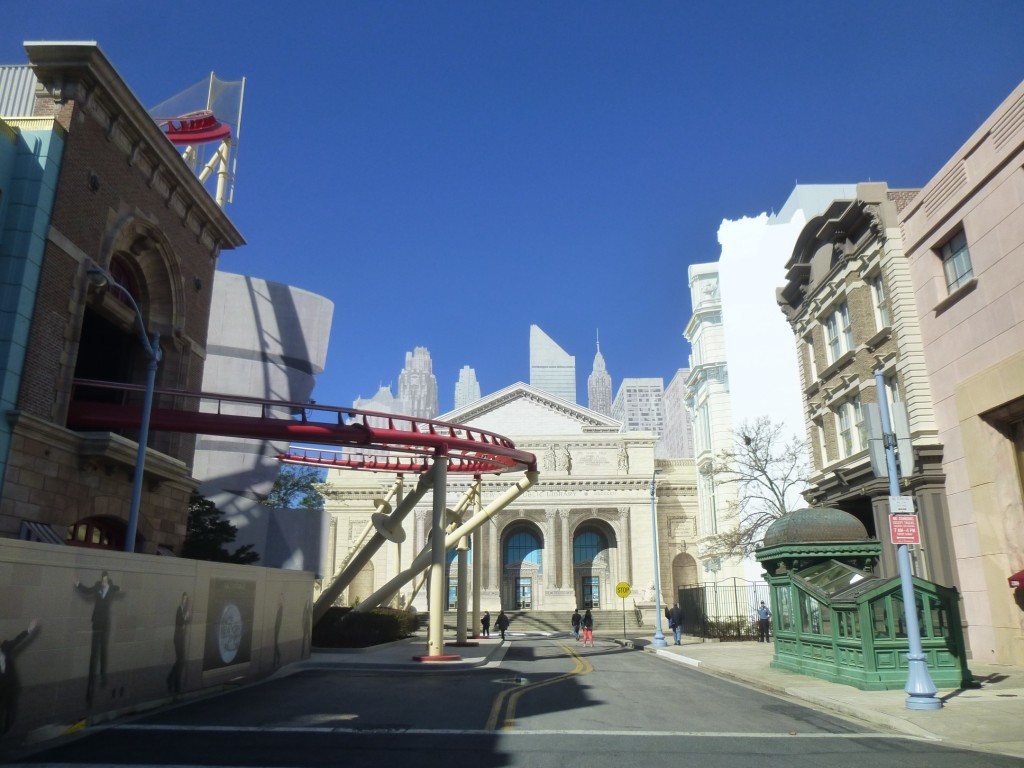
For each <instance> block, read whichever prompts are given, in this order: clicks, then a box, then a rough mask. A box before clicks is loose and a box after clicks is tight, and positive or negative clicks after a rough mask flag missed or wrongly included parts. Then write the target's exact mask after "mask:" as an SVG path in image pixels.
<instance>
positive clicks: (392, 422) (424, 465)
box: [67, 379, 537, 475]
mask: <svg viewBox="0 0 1024 768" xmlns="http://www.w3.org/2000/svg"><path fill="white" fill-rule="evenodd" d="M144 390H145V388H144V387H143V386H141V385H137V384H120V383H114V382H106V381H89V380H82V379H79V380H76V381H75V390H74V396H73V399H72V402H71V405H70V407H69V408H68V418H67V425H68V427H71V428H73V429H78V430H87V429H103V430H110V429H133V428H138V427H139V425H140V424H141V423H142V406H141V404H140V403H134V402H126V401H128V400H131V399H133V398H132V395H135V394H136V393H137V396H138V398H139V400H140V401H141V398H142V395H143V393H144ZM112 401H113V402H112ZM371 419H372V420H373V421H374V422H376V423H383V424H386V426H384V427H378V426H368V425H367V423H366V422H367V421H369V420H371ZM149 426H150V429H152V430H156V431H163V432H186V433H195V434H204V435H221V436H226V437H246V438H253V439H259V440H280V441H287V442H289V443H290V442H292V441H302V442H304V443H311V444H314V445H322V446H332V448H329V449H322V448H314V447H311V448H295V447H293V448H291V449H290V450H289V452H288V453H286V454H282V455H281V456H280V457H279V458H280V460H281V461H284V462H287V463H293V464H313V465H317V466H325V467H336V468H348V469H361V470H369V471H376V472H408V473H422V472H426V471H427V470H429V469H430V468H431V466H432V465H433V458H434V457H436V456H447V457H448V460H449V464H448V471H449V472H455V473H460V474H474V475H479V474H501V473H503V472H509V471H515V470H523V471H535V470H536V469H537V458H536V456H534V455H533V454H532V453H530V452H529V451H522V450H519V449H518V448H516V447H515V444H514V443H513V442H512V441H511V440H509V439H508V438H507V437H502V436H501V435H498V434H495V433H493V432H487V431H486V430H482V429H475V428H471V427H467V426H465V425H462V424H452V423H448V422H444V421H435V420H432V419H418V418H413V417H410V416H396V415H394V414H388V413H377V412H374V411H361V410H355V409H353V408H340V407H336V406H325V405H320V404H318V403H317V404H311V403H296V402H288V401H281V400H264V399H260V398H253V397H242V396H238V395H224V394H215V393H210V392H187V391H184V390H176V389H160V388H158V389H156V390H154V399H153V409H152V411H151V414H150V425H149ZM339 447H340V449H339Z"/></svg>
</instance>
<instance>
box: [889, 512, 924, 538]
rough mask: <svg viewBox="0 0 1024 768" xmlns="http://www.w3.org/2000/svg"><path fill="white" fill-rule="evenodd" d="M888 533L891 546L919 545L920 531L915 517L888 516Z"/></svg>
mask: <svg viewBox="0 0 1024 768" xmlns="http://www.w3.org/2000/svg"><path fill="white" fill-rule="evenodd" d="M889 532H890V533H891V534H892V543H893V544H920V543H921V531H920V530H919V529H918V527H917V515H889Z"/></svg>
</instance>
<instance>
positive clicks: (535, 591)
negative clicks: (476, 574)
mask: <svg viewBox="0 0 1024 768" xmlns="http://www.w3.org/2000/svg"><path fill="white" fill-rule="evenodd" d="M501 563H502V589H501V602H502V606H504V607H507V608H509V609H511V610H516V611H525V610H530V609H532V608H537V607H539V606H538V602H539V601H538V598H539V597H540V595H541V594H542V592H543V584H542V583H541V579H542V578H543V575H544V538H543V534H542V533H541V532H540V530H539V529H538V528H537V527H536V526H534V525H532V524H523V523H520V524H516V525H514V526H512V527H510V528H509V529H508V531H507V532H506V533H505V535H504V537H503V542H502V547H501Z"/></svg>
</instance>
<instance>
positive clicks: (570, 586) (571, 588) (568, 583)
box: [558, 509, 576, 593]
mask: <svg viewBox="0 0 1024 768" xmlns="http://www.w3.org/2000/svg"><path fill="white" fill-rule="evenodd" d="M558 519H559V521H560V522H561V526H560V527H561V531H560V534H561V539H562V553H561V554H562V583H561V584H560V585H559V587H560V588H561V589H564V590H566V591H568V592H570V593H574V592H575V590H576V583H575V579H574V576H573V570H572V531H570V530H569V510H567V509H560V510H558Z"/></svg>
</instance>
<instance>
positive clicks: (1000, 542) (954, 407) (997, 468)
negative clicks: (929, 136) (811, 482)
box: [900, 83, 1024, 664]
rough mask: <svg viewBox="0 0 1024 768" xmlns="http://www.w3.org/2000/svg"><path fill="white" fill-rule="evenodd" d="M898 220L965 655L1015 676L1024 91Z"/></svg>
mask: <svg viewBox="0 0 1024 768" xmlns="http://www.w3.org/2000/svg"><path fill="white" fill-rule="evenodd" d="M900 220H901V223H902V226H903V233H904V245H905V252H906V256H907V259H908V260H909V265H910V272H911V282H912V286H913V291H914V294H915V298H916V301H917V306H918V309H919V311H920V314H921V326H920V327H921V336H922V340H923V343H924V354H925V362H926V369H927V372H928V377H929V379H930V384H931V390H932V395H933V397H934V401H935V419H936V426H937V428H938V433H939V438H940V441H941V443H942V445H943V459H942V461H943V470H944V473H945V477H946V480H945V482H946V491H947V494H948V505H949V518H950V528H951V531H952V536H953V548H954V551H955V557H956V566H957V572H958V575H959V583H960V587H961V590H962V597H963V610H964V616H965V618H966V621H967V629H968V633H969V643H970V647H971V654H972V656H973V658H975V659H978V660H981V661H984V662H993V663H1006V664H1024V589H1022V588H1020V587H1018V588H1016V589H1015V588H1012V587H1011V586H1010V584H1009V583H1008V577H1009V576H1011V575H1012V574H1014V573H1017V572H1019V571H1021V570H1022V569H1024V501H1022V496H1024V485H1022V476H1024V83H1021V84H1020V85H1019V86H1018V87H1017V88H1016V90H1014V91H1013V93H1011V94H1010V96H1009V98H1007V99H1006V101H1004V102H1003V103H1002V104H1001V105H1000V106H999V108H998V109H997V110H996V111H995V112H994V113H993V114H992V115H991V116H990V117H989V118H988V119H987V120H986V121H985V122H984V123H983V124H982V125H981V127H980V128H979V129H978V130H977V131H976V132H975V134H974V135H973V136H971V138H970V139H969V140H968V141H967V142H966V143H965V144H964V145H963V146H962V147H961V148H960V149H959V150H958V151H957V152H956V153H955V154H954V155H953V156H952V158H951V159H950V160H949V162H947V163H946V165H945V166H943V168H942V169H941V170H940V171H939V172H938V173H937V174H936V175H935V177H934V178H932V179H931V181H929V182H928V184H927V185H926V186H925V187H924V188H923V189H922V190H921V192H920V194H919V195H917V197H916V198H915V199H914V201H913V203H911V204H910V205H909V206H907V207H906V208H905V209H904V210H903V211H902V213H901V215H900ZM923 524H927V521H923Z"/></svg>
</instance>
